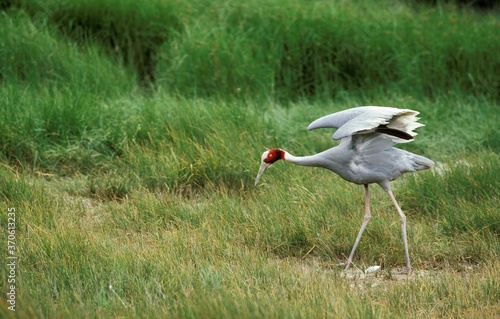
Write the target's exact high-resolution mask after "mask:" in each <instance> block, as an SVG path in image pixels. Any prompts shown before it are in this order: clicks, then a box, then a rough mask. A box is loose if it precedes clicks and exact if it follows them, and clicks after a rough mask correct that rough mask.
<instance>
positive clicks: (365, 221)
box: [344, 184, 372, 270]
mask: <svg viewBox="0 0 500 319" xmlns="http://www.w3.org/2000/svg"><path fill="white" fill-rule="evenodd" d="M371 217H372V215H371V213H370V194H369V192H368V184H365V217H364V218H363V224H361V228H360V229H359V233H358V237H356V241H355V242H354V246H352V250H351V253H350V254H349V258H347V262H346V266H345V269H344V270H347V268H349V265H350V264H351V261H352V257H353V256H354V252H355V251H356V247H357V246H358V243H359V241H360V239H361V235H363V231H364V230H365V228H366V225H367V224H368V222H369V221H370V218H371Z"/></svg>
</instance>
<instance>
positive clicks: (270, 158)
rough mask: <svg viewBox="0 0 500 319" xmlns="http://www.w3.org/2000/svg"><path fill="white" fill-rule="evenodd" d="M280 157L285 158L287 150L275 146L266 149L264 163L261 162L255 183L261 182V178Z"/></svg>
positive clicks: (263, 157) (263, 155) (263, 156)
mask: <svg viewBox="0 0 500 319" xmlns="http://www.w3.org/2000/svg"><path fill="white" fill-rule="evenodd" d="M280 159H285V151H284V150H282V149H280V148H273V149H272V150H269V151H265V152H264V153H263V154H262V163H261V164H260V169H259V173H258V174H257V177H256V178H255V185H257V183H258V182H259V178H260V176H261V175H262V173H264V171H265V170H266V169H268V168H269V167H270V166H271V165H273V164H274V163H276V161H278V160H280Z"/></svg>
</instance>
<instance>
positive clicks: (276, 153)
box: [262, 148, 285, 164]
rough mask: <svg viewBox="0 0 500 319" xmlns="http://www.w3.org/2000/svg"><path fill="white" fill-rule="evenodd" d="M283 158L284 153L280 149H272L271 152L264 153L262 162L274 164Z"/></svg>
mask: <svg viewBox="0 0 500 319" xmlns="http://www.w3.org/2000/svg"><path fill="white" fill-rule="evenodd" d="M284 158H285V151H283V150H282V149H280V148H273V149H272V150H269V151H265V152H264V153H263V154H262V162H263V163H268V164H274V162H276V161H278V160H280V159H284Z"/></svg>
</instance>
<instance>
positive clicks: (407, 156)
mask: <svg viewBox="0 0 500 319" xmlns="http://www.w3.org/2000/svg"><path fill="white" fill-rule="evenodd" d="M418 114H419V112H417V111H413V110H409V109H398V108H393V107H383V106H361V107H356V108H352V109H348V110H344V111H341V112H337V113H334V114H330V115H326V116H324V117H321V118H319V119H317V120H315V121H314V122H312V123H311V124H310V125H309V127H308V129H309V130H314V129H318V128H336V129H337V130H336V132H335V133H334V134H333V136H332V137H333V139H335V140H340V144H339V145H338V146H335V147H332V148H330V149H328V150H326V151H323V152H321V153H318V154H315V155H311V156H294V155H291V154H290V153H288V152H287V151H284V150H282V149H272V150H269V151H266V152H264V154H263V155H262V164H261V167H260V170H259V173H258V175H257V178H256V181H255V184H257V182H258V181H259V178H260V176H261V175H262V173H263V172H264V171H265V170H266V169H267V168H268V167H270V166H271V165H272V164H273V163H275V162H276V161H277V160H280V159H283V160H286V161H289V162H292V163H294V164H297V165H305V166H315V167H323V168H326V169H329V170H331V171H333V172H335V173H337V174H338V175H339V176H340V177H342V178H343V179H345V180H347V181H349V182H353V183H356V184H361V185H364V186H365V200H366V212H365V218H364V221H363V224H362V226H361V229H360V231H359V233H358V236H357V238H356V242H355V243H354V246H353V248H352V250H351V254H350V256H349V258H348V260H347V262H346V269H347V268H348V267H349V264H350V263H351V261H352V257H353V255H354V251H355V250H356V247H357V245H358V242H359V240H360V239H361V235H362V233H363V231H364V228H365V227H366V225H367V223H368V220H369V219H370V217H371V214H370V208H369V192H368V185H369V184H372V183H377V184H379V185H380V186H381V187H382V188H383V189H384V190H386V191H387V192H388V194H389V196H390V197H391V200H392V201H393V203H394V205H395V206H396V209H397V211H398V214H399V215H400V219H401V225H402V233H403V242H404V246H405V256H406V267H407V270H408V271H411V266H410V258H409V254H408V245H407V241H406V216H405V215H404V214H403V212H402V211H401V209H400V207H399V205H398V204H397V202H396V199H395V198H394V195H393V194H392V191H391V187H390V181H392V180H394V179H396V178H398V177H400V176H401V175H402V174H404V173H407V172H415V171H419V170H423V169H428V168H430V167H432V165H433V164H434V162H433V161H431V160H430V159H428V158H426V157H423V156H420V155H416V154H413V153H411V152H408V151H405V150H402V149H398V148H395V147H394V144H396V143H406V142H410V141H412V140H413V138H414V136H416V135H417V133H415V132H414V131H413V130H415V129H416V128H418V127H421V126H423V124H421V123H418V119H419V118H418V117H417V115H418Z"/></svg>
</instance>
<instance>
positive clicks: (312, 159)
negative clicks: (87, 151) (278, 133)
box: [283, 151, 324, 167]
mask: <svg viewBox="0 0 500 319" xmlns="http://www.w3.org/2000/svg"><path fill="white" fill-rule="evenodd" d="M317 155H318V154H315V155H310V156H295V155H292V154H290V153H288V152H287V151H285V156H284V158H283V159H284V160H285V161H288V162H291V163H293V164H297V165H303V166H315V167H324V165H323V164H324V163H323V161H322V160H321V158H320V157H319V156H317Z"/></svg>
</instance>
